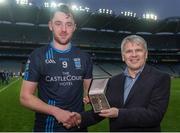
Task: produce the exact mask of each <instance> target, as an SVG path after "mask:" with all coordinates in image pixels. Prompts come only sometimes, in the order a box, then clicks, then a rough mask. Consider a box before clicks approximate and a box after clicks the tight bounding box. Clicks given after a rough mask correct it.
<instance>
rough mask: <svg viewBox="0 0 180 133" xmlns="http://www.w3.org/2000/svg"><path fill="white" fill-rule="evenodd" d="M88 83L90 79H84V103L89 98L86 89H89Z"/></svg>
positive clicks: (87, 101)
mask: <svg viewBox="0 0 180 133" xmlns="http://www.w3.org/2000/svg"><path fill="white" fill-rule="evenodd" d="M90 83H91V79H84V83H83V85H84V99H83V101H84V103H85V104H87V103H89V98H88V91H89V86H90Z"/></svg>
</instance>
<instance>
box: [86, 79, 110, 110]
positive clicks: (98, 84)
mask: <svg viewBox="0 0 180 133" xmlns="http://www.w3.org/2000/svg"><path fill="white" fill-rule="evenodd" d="M108 80H109V78H103V79H93V80H92V82H91V86H90V89H89V99H90V102H91V104H92V106H93V110H94V112H95V113H98V112H100V111H101V110H102V109H109V108H110V106H109V103H108V101H107V98H106V95H105V92H106V88H107V83H108Z"/></svg>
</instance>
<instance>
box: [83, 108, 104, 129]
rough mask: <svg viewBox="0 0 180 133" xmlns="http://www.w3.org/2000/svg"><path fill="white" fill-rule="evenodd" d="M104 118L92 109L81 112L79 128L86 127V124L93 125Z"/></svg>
mask: <svg viewBox="0 0 180 133" xmlns="http://www.w3.org/2000/svg"><path fill="white" fill-rule="evenodd" d="M103 119H104V118H103V117H100V116H99V115H98V113H94V111H93V110H90V111H86V112H82V113H81V124H80V127H81V128H86V127H88V126H91V125H94V124H96V123H98V122H100V121H102V120H103Z"/></svg>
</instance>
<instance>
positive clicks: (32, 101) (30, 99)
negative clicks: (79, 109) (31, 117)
mask: <svg viewBox="0 0 180 133" xmlns="http://www.w3.org/2000/svg"><path fill="white" fill-rule="evenodd" d="M36 88H37V83H36V82H30V81H25V80H24V81H23V83H22V87H21V92H20V103H21V104H22V105H23V106H25V107H27V108H29V109H31V110H34V111H37V112H41V113H45V114H48V115H53V116H54V117H55V118H56V119H57V121H58V122H59V123H60V122H62V123H65V122H66V123H69V122H70V123H71V124H72V123H73V119H71V117H72V113H71V112H69V111H66V110H63V109H60V108H58V107H56V106H52V105H48V104H47V103H45V102H43V101H42V100H41V99H39V98H38V97H37V96H35V95H34V94H35V92H36Z"/></svg>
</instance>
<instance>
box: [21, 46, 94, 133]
mask: <svg viewBox="0 0 180 133" xmlns="http://www.w3.org/2000/svg"><path fill="white" fill-rule="evenodd" d="M90 78H92V61H91V58H90V56H89V54H87V53H84V52H82V51H80V49H78V48H76V47H71V48H69V49H67V50H65V51H60V50H57V49H55V48H54V47H53V45H52V43H51V44H50V45H48V46H45V47H42V48H38V49H36V50H34V51H33V52H32V54H31V55H30V57H29V59H28V61H27V64H26V68H25V76H24V80H27V81H32V82H38V96H39V98H40V99H41V100H42V101H44V102H46V103H47V104H49V105H53V106H57V107H60V108H62V109H65V110H69V111H74V112H82V111H84V106H83V79H90ZM34 130H35V131H45V132H52V131H76V129H75V128H74V129H70V130H66V129H65V128H64V127H63V126H62V124H58V123H57V121H56V119H55V118H54V117H53V116H50V115H46V114H41V113H38V112H36V119H35V128H34Z"/></svg>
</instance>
